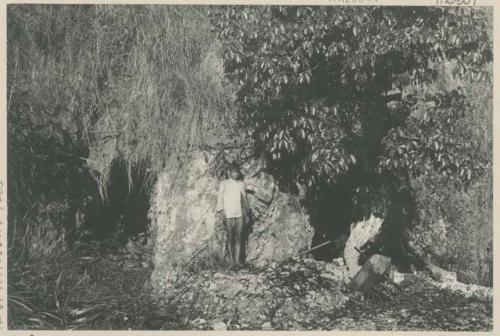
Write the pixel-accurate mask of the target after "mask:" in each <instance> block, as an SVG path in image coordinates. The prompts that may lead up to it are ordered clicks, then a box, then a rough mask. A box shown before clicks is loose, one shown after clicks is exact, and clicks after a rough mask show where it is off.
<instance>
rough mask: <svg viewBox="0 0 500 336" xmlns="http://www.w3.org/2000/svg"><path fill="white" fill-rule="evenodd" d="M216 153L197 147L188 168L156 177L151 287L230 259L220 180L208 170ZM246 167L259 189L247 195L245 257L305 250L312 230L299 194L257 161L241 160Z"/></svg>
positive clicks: (279, 256) (278, 257)
mask: <svg viewBox="0 0 500 336" xmlns="http://www.w3.org/2000/svg"><path fill="white" fill-rule="evenodd" d="M214 157H215V153H211V152H210V151H202V150H199V151H193V153H192V155H191V159H190V162H189V164H188V165H187V167H186V169H183V170H179V171H177V172H176V171H172V170H171V171H169V170H165V171H164V173H162V174H160V176H158V179H157V182H156V186H155V189H154V192H153V195H152V198H151V208H150V213H149V217H150V221H151V225H150V227H151V238H152V240H153V242H154V246H153V264H154V267H155V269H154V272H153V275H152V284H153V286H154V285H155V283H158V282H159V280H160V279H161V278H162V277H163V276H164V275H165V274H167V273H170V272H175V271H179V270H181V269H186V268H187V267H192V266H194V265H198V266H201V267H204V266H210V263H212V264H213V263H218V262H223V261H224V260H225V259H227V256H226V248H225V245H226V244H225V232H224V229H223V223H221V222H220V220H218V219H217V217H216V214H215V207H216V201H217V191H218V183H219V180H218V179H217V178H216V177H215V176H213V174H211V173H210V169H211V165H213V160H214ZM242 172H243V174H244V176H245V183H246V184H247V185H249V186H251V188H252V189H253V190H254V191H255V192H254V193H252V194H248V203H249V206H250V208H251V209H252V213H253V216H254V218H255V221H254V223H253V225H252V232H251V233H250V234H249V235H248V245H247V262H248V263H251V264H256V265H259V264H263V263H266V262H268V261H282V260H284V259H286V258H288V257H291V256H294V255H295V254H297V253H298V252H299V251H301V250H304V249H307V248H308V247H309V244H310V242H311V238H312V234H313V229H312V227H311V226H310V225H309V221H308V217H307V216H306V214H305V211H304V210H303V209H302V207H301V205H300V203H299V198H298V197H296V196H293V195H290V194H287V193H283V192H281V191H279V190H278V186H277V184H276V182H275V181H274V179H273V178H272V177H271V176H269V175H268V174H266V173H265V172H263V170H262V163H261V162H259V161H258V160H254V159H250V160H248V161H247V162H244V163H242Z"/></svg>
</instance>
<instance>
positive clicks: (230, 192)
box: [217, 179, 246, 218]
mask: <svg viewBox="0 0 500 336" xmlns="http://www.w3.org/2000/svg"><path fill="white" fill-rule="evenodd" d="M245 197H246V196H245V184H244V183H243V182H241V181H235V180H233V179H227V180H224V181H222V182H221V183H220V185H219V195H218V198H217V211H220V210H224V212H225V215H226V218H236V217H242V215H243V212H242V202H244V201H245Z"/></svg>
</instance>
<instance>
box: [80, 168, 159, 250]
mask: <svg viewBox="0 0 500 336" xmlns="http://www.w3.org/2000/svg"><path fill="white" fill-rule="evenodd" d="M110 174H111V175H110V183H109V186H108V188H107V197H106V199H105V200H102V199H101V198H100V197H94V198H90V199H89V201H88V204H87V206H86V209H85V226H86V229H87V235H86V237H84V238H86V239H84V240H92V241H98V242H102V243H104V242H108V243H109V244H106V245H114V246H119V245H122V244H124V243H126V242H127V240H128V239H129V238H131V237H137V236H139V235H140V236H141V237H142V238H143V243H146V240H147V238H148V227H149V221H148V211H149V207H150V203H149V200H150V196H149V192H148V188H147V187H146V186H145V185H146V183H145V181H146V174H145V172H144V171H143V170H140V169H132V170H131V172H130V176H129V175H128V173H127V169H126V165H125V164H124V163H123V162H116V163H115V164H114V165H113V167H112V169H111V173H110Z"/></svg>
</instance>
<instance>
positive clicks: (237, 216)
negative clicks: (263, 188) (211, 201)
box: [217, 163, 246, 269]
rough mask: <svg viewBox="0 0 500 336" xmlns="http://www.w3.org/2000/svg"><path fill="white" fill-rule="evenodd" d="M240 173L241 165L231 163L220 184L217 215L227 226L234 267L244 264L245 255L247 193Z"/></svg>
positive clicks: (230, 253)
mask: <svg viewBox="0 0 500 336" xmlns="http://www.w3.org/2000/svg"><path fill="white" fill-rule="evenodd" d="M239 174H240V172H239V167H238V166H237V165H236V164H234V163H233V164H231V165H230V166H229V168H228V170H227V173H226V179H225V180H223V181H221V183H220V185H219V194H218V198H217V215H218V216H220V217H221V219H222V220H223V221H224V225H225V228H226V232H227V241H228V246H229V257H230V258H231V268H232V269H237V268H239V267H241V266H243V265H242V263H243V259H244V256H245V243H244V242H245V211H246V195H245V185H244V183H243V181H238V175H239Z"/></svg>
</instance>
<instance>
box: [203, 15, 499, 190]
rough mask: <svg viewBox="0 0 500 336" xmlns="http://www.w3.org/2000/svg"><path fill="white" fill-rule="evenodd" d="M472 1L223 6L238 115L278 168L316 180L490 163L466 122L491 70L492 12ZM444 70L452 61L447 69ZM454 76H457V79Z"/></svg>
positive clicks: (457, 171) (217, 22)
mask: <svg viewBox="0 0 500 336" xmlns="http://www.w3.org/2000/svg"><path fill="white" fill-rule="evenodd" d="M488 14H491V13H487V12H484V11H481V10H476V9H472V8H441V7H357V6H352V7H341V6H332V7H291V6H279V7H269V6H267V7H264V6H245V7H242V6H240V7H234V6H228V7H218V8H216V9H215V10H213V11H212V12H211V19H212V24H213V25H214V27H215V31H216V33H217V36H218V37H219V39H220V40H221V41H223V42H224V50H223V57H224V60H225V69H226V72H227V74H228V75H229V77H230V78H231V79H232V80H233V81H234V82H235V83H236V85H237V86H238V95H237V97H238V98H237V99H238V102H239V103H240V105H241V107H242V115H241V118H240V120H241V122H242V125H244V126H247V127H248V129H249V131H250V133H251V134H252V136H253V137H254V139H255V141H256V148H257V150H258V152H260V153H261V154H263V155H264V156H265V157H266V158H267V160H268V162H269V167H270V169H271V170H273V171H274V172H275V173H276V175H277V176H281V177H282V178H287V179H290V180H291V181H292V182H299V183H305V184H306V185H309V186H310V187H312V188H313V189H314V188H315V187H318V186H320V185H321V184H324V183H325V182H326V183H328V184H332V183H335V182H336V181H337V180H338V178H339V177H341V176H343V175H344V176H345V175H346V174H352V173H359V174H361V175H364V176H374V175H377V174H387V173H388V174H391V175H394V174H395V175H397V176H402V177H405V176H409V175H415V174H417V175H418V174H425V173H426V172H428V171H429V170H431V169H432V170H437V171H438V172H440V173H441V174H443V175H445V176H449V177H450V178H452V179H455V180H456V181H457V182H459V183H463V182H468V181H471V180H472V179H473V178H474V176H476V175H478V174H480V173H481V171H482V170H483V169H484V167H485V163H484V162H483V161H481V160H479V159H478V158H477V157H476V156H475V152H476V151H475V148H476V147H477V146H478V144H475V143H473V141H472V140H471V141H467V138H465V139H466V141H462V140H463V139H464V136H463V132H462V133H461V132H459V131H457V128H459V125H460V120H461V118H462V117H463V115H464V111H465V110H466V109H470V106H468V103H467V101H468V100H467V92H464V90H463V89H462V88H461V87H460V86H458V85H455V86H454V87H453V86H451V87H450V85H448V86H439V85H435V86H433V87H432V88H431V89H429V87H428V86H429V85H430V84H432V83H436V82H438V81H439V79H440V78H442V77H443V74H448V75H449V76H450V78H460V79H463V80H469V81H489V80H490V74H489V73H488V72H487V69H486V67H485V65H486V64H489V63H490V62H491V61H492V41H491V37H490V32H491V16H488ZM443 70H446V71H443ZM448 83H449V81H448Z"/></svg>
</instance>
